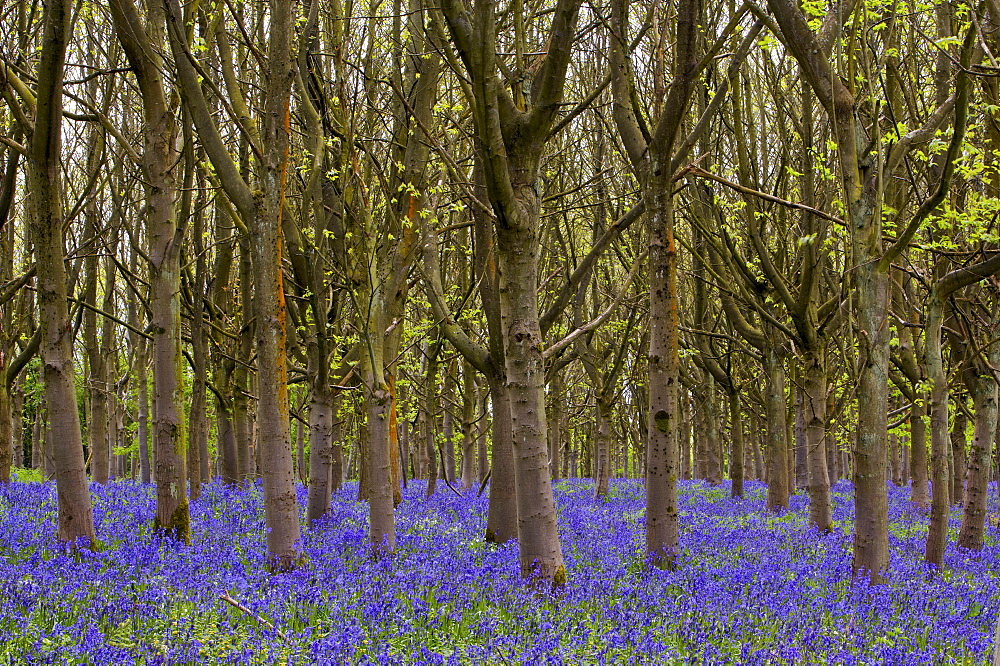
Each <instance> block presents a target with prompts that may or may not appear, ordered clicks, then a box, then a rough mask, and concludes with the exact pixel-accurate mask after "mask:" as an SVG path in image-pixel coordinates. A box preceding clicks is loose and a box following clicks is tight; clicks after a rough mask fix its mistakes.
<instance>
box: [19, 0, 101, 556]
mask: <svg viewBox="0 0 1000 666" xmlns="http://www.w3.org/2000/svg"><path fill="white" fill-rule="evenodd" d="M72 13H73V3H72V2H69V1H68V0H52V1H50V2H47V3H45V7H44V29H43V30H44V34H43V39H42V52H41V59H40V61H39V63H38V70H37V81H38V85H37V88H36V91H35V94H36V99H37V106H36V109H35V130H34V132H33V133H32V136H31V141H30V143H29V147H28V152H29V158H30V159H29V160H28V165H29V166H28V169H27V174H26V175H27V177H26V181H25V189H26V191H27V192H28V193H29V205H30V207H31V210H30V213H31V219H32V220H33V223H34V224H33V227H34V240H35V261H36V265H37V269H38V270H37V278H36V281H37V283H36V288H37V298H38V310H39V324H40V326H41V329H42V343H41V357H42V366H43V377H44V381H45V396H46V404H47V405H48V415H49V416H48V420H49V430H50V432H51V433H52V444H53V461H54V467H55V475H56V488H57V491H58V492H57V496H58V502H59V530H58V538H59V541H61V542H64V543H65V542H69V543H75V542H76V541H77V540H78V539H87V540H89V541H90V542H91V543H93V542H94V540H95V533H94V517H93V511H92V508H91V499H90V489H89V488H88V486H87V476H86V471H85V470H84V459H83V440H82V437H81V434H80V417H79V412H78V411H77V401H76V385H75V382H74V372H73V340H72V332H73V325H72V322H71V321H70V317H69V308H68V305H67V301H66V295H67V294H66V268H65V263H64V258H65V253H64V249H63V225H64V219H63V210H62V175H61V161H60V158H61V148H62V131H61V123H62V82H63V72H64V65H65V59H66V45H67V43H68V41H69V38H70V33H71V24H72Z"/></svg>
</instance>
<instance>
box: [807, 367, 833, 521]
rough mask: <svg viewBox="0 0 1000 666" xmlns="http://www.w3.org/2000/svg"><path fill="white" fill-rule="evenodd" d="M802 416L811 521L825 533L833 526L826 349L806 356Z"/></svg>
mask: <svg viewBox="0 0 1000 666" xmlns="http://www.w3.org/2000/svg"><path fill="white" fill-rule="evenodd" d="M800 411H801V413H802V419H803V421H804V422H805V423H804V425H805V429H806V432H805V438H806V453H807V456H808V465H807V469H808V473H809V520H810V522H812V524H813V525H815V526H816V529H818V530H819V531H821V532H829V531H830V529H831V528H832V527H833V515H832V509H831V507H830V475H829V473H828V471H827V468H826V437H827V427H826V426H827V423H826V358H825V356H824V354H823V352H822V351H818V352H811V353H807V354H806V355H804V357H803V359H802V409H801V410H800Z"/></svg>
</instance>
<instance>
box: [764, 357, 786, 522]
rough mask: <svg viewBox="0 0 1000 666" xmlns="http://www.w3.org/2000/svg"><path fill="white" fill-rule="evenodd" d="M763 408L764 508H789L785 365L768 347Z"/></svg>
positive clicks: (776, 509)
mask: <svg viewBox="0 0 1000 666" xmlns="http://www.w3.org/2000/svg"><path fill="white" fill-rule="evenodd" d="M764 374H765V375H766V385H765V387H764V393H765V395H764V408H765V411H766V413H767V508H768V510H769V511H784V510H786V509H788V440H787V437H788V426H787V420H786V414H785V365H784V362H783V361H782V358H781V356H780V355H779V354H778V352H777V351H776V350H775V349H774V347H771V348H770V349H769V350H768V351H767V352H766V353H765V354H764Z"/></svg>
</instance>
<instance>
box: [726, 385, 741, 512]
mask: <svg viewBox="0 0 1000 666" xmlns="http://www.w3.org/2000/svg"><path fill="white" fill-rule="evenodd" d="M729 427H730V430H731V433H732V434H731V439H732V450H731V453H730V454H729V478H730V479H732V491H731V495H732V497H743V481H744V471H743V463H744V456H745V452H744V450H743V413H742V412H741V410H740V392H739V391H736V390H733V391H730V392H729Z"/></svg>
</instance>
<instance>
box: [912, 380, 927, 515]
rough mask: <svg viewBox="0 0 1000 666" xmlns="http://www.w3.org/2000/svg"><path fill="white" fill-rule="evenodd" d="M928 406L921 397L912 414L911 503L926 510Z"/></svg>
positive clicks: (916, 402)
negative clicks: (926, 415)
mask: <svg viewBox="0 0 1000 666" xmlns="http://www.w3.org/2000/svg"><path fill="white" fill-rule="evenodd" d="M926 413H927V405H926V403H925V402H924V401H923V396H919V397H918V398H917V400H916V401H915V402H914V404H913V409H912V410H911V412H910V484H911V486H910V501H911V502H913V503H914V504H916V505H917V506H918V507H921V508H926V507H927V506H928V504H930V501H929V499H928V497H927V426H926V425H925V424H924V415H925V414H926Z"/></svg>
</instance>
